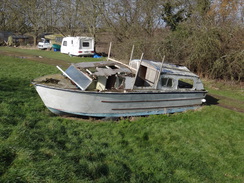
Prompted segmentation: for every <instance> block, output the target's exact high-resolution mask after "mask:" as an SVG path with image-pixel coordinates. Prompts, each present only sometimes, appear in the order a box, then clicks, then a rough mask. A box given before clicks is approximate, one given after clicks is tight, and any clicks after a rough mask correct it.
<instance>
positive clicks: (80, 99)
mask: <svg viewBox="0 0 244 183" xmlns="http://www.w3.org/2000/svg"><path fill="white" fill-rule="evenodd" d="M35 88H36V90H37V92H38V94H39V95H40V97H41V99H42V101H43V102H44V104H45V105H46V107H47V108H48V109H49V110H50V111H51V112H53V113H55V114H58V115H62V114H66V115H81V116H92V117H123V116H144V115H151V114H165V113H175V112H183V111H186V110H189V109H196V108H198V107H200V106H201V104H202V99H204V98H205V95H206V91H175V92H158V91H157V92H127V93H121V92H92V91H81V90H71V89H61V88H55V87H50V86H46V85H42V84H35Z"/></svg>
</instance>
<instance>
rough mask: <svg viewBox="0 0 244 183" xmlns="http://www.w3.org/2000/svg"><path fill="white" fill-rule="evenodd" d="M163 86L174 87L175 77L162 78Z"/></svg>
mask: <svg viewBox="0 0 244 183" xmlns="http://www.w3.org/2000/svg"><path fill="white" fill-rule="evenodd" d="M161 85H162V87H172V86H173V79H172V78H161Z"/></svg>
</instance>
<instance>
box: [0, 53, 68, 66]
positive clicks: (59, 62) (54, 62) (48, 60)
mask: <svg viewBox="0 0 244 183" xmlns="http://www.w3.org/2000/svg"><path fill="white" fill-rule="evenodd" d="M0 54H1V55H6V56H10V57H15V58H20V59H27V60H31V61H36V62H40V63H44V64H49V65H54V66H56V65H59V66H64V67H68V66H69V65H70V63H68V62H66V61H63V60H57V59H51V58H44V57H42V56H35V55H26V54H23V53H17V52H15V53H14V52H10V51H2V50H0Z"/></svg>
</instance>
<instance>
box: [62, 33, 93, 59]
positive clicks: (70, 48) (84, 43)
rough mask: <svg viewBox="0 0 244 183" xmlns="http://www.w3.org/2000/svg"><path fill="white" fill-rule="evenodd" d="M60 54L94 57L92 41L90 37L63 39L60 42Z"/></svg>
mask: <svg viewBox="0 0 244 183" xmlns="http://www.w3.org/2000/svg"><path fill="white" fill-rule="evenodd" d="M60 52H61V53H65V54H69V55H72V56H73V55H74V56H91V55H94V39H93V38H92V37H65V38H63V40H62V45H61V50H60Z"/></svg>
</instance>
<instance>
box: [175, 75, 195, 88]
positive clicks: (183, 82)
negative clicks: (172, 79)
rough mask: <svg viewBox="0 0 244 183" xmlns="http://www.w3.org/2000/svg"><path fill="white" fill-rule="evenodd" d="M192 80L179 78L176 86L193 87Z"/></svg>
mask: <svg viewBox="0 0 244 183" xmlns="http://www.w3.org/2000/svg"><path fill="white" fill-rule="evenodd" d="M193 84H194V81H193V79H187V78H181V79H179V80H178V88H186V89H191V88H193Z"/></svg>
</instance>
